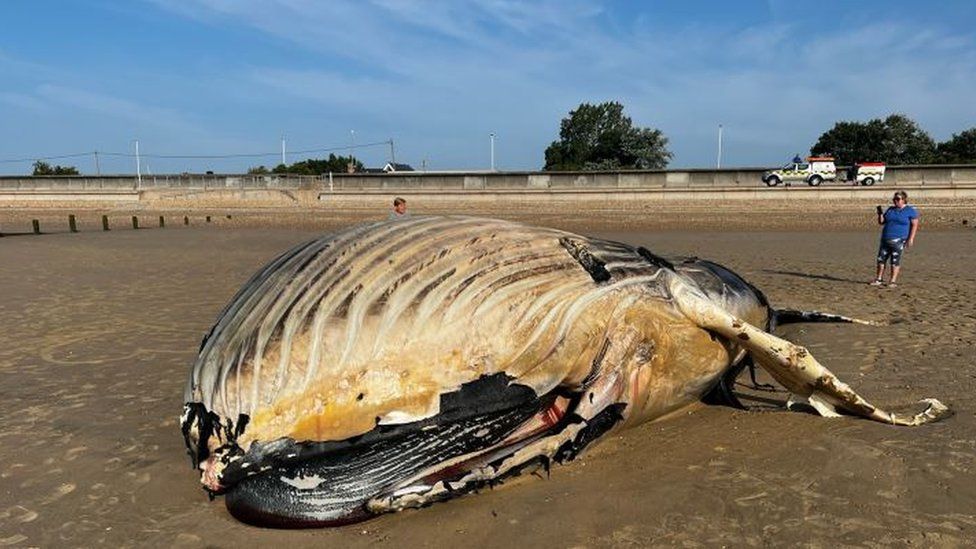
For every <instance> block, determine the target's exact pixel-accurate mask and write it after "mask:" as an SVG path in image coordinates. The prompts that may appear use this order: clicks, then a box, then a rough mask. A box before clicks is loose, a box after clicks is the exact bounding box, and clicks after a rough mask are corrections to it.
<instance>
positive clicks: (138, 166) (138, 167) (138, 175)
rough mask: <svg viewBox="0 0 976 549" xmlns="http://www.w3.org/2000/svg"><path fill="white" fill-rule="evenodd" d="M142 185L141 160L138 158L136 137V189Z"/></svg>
mask: <svg viewBox="0 0 976 549" xmlns="http://www.w3.org/2000/svg"><path fill="white" fill-rule="evenodd" d="M141 187H142V162H141V159H140V158H139V140H138V139H136V189H139V188H141Z"/></svg>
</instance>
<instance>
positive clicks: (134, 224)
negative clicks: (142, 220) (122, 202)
mask: <svg viewBox="0 0 976 549" xmlns="http://www.w3.org/2000/svg"><path fill="white" fill-rule="evenodd" d="M132 228H133V229H138V228H139V216H136V215H134V216H132Z"/></svg>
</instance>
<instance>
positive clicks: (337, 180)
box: [0, 165, 976, 192]
mask: <svg viewBox="0 0 976 549" xmlns="http://www.w3.org/2000/svg"><path fill="white" fill-rule="evenodd" d="M763 171H765V170H764V169H763V168H738V169H736V168H733V169H722V170H711V169H690V170H657V171H650V170H649V171H614V172H401V173H390V174H331V175H328V174H326V175H322V176H291V175H277V174H272V175H234V174H216V175H212V174H206V175H197V174H184V175H153V176H144V177H142V179H141V180H140V179H137V178H136V177H134V176H131V175H123V176H98V177H92V176H40V177H25V176H0V191H5V190H6V191H27V192H29V191H143V190H147V191H148V190H160V191H162V190H167V189H172V190H194V191H196V190H204V191H206V190H238V189H239V190H301V189H307V190H324V191H330V190H331V191H358V190H364V191H365V190H390V191H396V190H404V191H407V190H424V191H436V190H451V191H458V190H471V191H479V190H505V189H513V190H519V189H527V190H545V189H557V190H558V189H605V190H609V189H633V190H638V189H697V188H709V187H715V188H754V187H759V186H762V185H763V183H762V181H761V176H762V173H763ZM842 173H843V168H839V169H838V174H842ZM974 183H976V165H937V166H936V165H933V166H890V167H888V169H887V172H886V174H885V180H884V182H883V185H884V186H886V187H892V186H897V185H913V186H914V185H941V186H946V185H948V186H952V185H956V184H968V185H972V184H974ZM825 184H826V185H840V184H845V183H843V182H840V181H838V182H836V183H831V182H828V183H825Z"/></svg>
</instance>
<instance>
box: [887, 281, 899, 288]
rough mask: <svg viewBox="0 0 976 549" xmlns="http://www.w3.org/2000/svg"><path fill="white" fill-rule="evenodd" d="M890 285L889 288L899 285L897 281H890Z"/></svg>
mask: <svg viewBox="0 0 976 549" xmlns="http://www.w3.org/2000/svg"><path fill="white" fill-rule="evenodd" d="M888 287H889V288H897V287H898V283H897V282H889V283H888Z"/></svg>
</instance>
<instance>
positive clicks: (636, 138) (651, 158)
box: [543, 101, 672, 171]
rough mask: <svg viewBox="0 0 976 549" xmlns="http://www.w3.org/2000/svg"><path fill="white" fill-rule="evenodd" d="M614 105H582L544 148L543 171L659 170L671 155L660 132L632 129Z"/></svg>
mask: <svg viewBox="0 0 976 549" xmlns="http://www.w3.org/2000/svg"><path fill="white" fill-rule="evenodd" d="M623 111H624V107H623V105H621V104H620V103H618V102H616V101H608V102H606V103H601V104H599V105H591V104H589V103H582V104H580V106H579V107H577V108H576V110H574V111H570V113H569V116H568V117H567V118H563V120H562V122H561V123H560V126H559V141H553V142H552V144H550V145H549V147H548V148H546V164H545V166H544V167H543V169H544V170H551V171H556V170H563V171H573V170H584V171H596V170H618V169H644V170H646V169H660V168H664V167H665V166H667V165H668V161H669V160H670V159H671V156H672V155H671V151H669V150H668V148H667V145H668V138H667V137H665V136H664V134H663V133H662V132H661V130H657V129H654V128H635V127H634V125H633V122H631V120H630V118H629V117H627V116H624V113H623Z"/></svg>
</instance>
